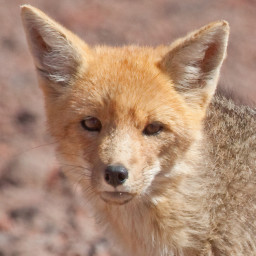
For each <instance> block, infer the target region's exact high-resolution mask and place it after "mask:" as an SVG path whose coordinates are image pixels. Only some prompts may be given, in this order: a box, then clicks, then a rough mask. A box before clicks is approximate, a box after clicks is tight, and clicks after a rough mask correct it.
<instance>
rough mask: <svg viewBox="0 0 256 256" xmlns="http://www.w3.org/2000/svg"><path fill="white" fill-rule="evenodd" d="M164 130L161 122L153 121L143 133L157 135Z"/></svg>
mask: <svg viewBox="0 0 256 256" xmlns="http://www.w3.org/2000/svg"><path fill="white" fill-rule="evenodd" d="M162 130H163V125H162V124H161V123H159V122H153V123H151V124H148V125H147V126H146V127H145V128H144V130H143V133H144V134H145V135H147V136H151V135H157V134H159V133H160V132H161V131H162Z"/></svg>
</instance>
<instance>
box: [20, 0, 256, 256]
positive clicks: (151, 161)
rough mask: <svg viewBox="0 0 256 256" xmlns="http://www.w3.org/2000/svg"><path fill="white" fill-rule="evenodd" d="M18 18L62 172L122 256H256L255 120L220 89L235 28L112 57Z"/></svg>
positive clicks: (32, 17)
mask: <svg viewBox="0 0 256 256" xmlns="http://www.w3.org/2000/svg"><path fill="white" fill-rule="evenodd" d="M21 16H22V21H23V24H24V28H25V32H26V36H27V41H28V45H29V48H30V51H31V54H32V56H33V60H34V64H35V67H36V72H37V76H38V82H39V85H40V87H41V89H42V91H43V93H44V98H45V109H46V115H47V123H48V127H49V131H50V133H51V135H52V136H53V138H55V139H56V141H57V142H58V144H57V148H56V151H57V154H58V157H59V159H60V162H61V163H62V164H63V167H62V168H63V171H64V172H65V174H66V176H67V177H68V178H69V179H70V180H71V182H74V183H76V184H77V183H79V184H80V185H81V187H82V189H83V193H84V196H85V198H86V200H88V201H89V202H90V203H91V204H92V206H93V209H94V213H95V217H96V219H97V221H98V222H99V223H100V225H101V227H102V228H103V229H104V232H105V234H106V236H107V237H108V238H109V240H111V241H113V245H114V246H116V247H118V248H119V249H120V255H126V256H131V255H133V256H156V255H158V256H171V255H173V256H225V255H226V256H230V255H232V256H235V255H247V256H250V255H251V256H253V255H256V221H255V216H256V186H255V183H256V175H255V162H256V140H255V138H256V119H255V113H256V112H255V109H252V108H249V107H248V106H242V105H239V106H238V105H236V104H235V103H234V101H233V100H232V98H229V97H226V96H225V95H224V94H223V93H219V91H218V90H216V88H217V83H218V79H219V74H220V68H221V66H222V63H223V61H224V59H225V57H226V51H227V44H228V37H229V25H228V23H227V22H226V21H223V20H222V21H216V22H213V23H210V24H208V25H206V26H204V27H202V28H200V29H198V30H195V31H193V32H191V33H190V34H188V35H187V36H185V37H183V38H180V39H178V40H176V41H175V42H173V43H172V44H170V45H166V46H158V47H140V46H136V45H128V46H122V47H111V46H97V45H96V46H89V45H88V44H86V43H85V42H83V41H82V40H81V39H80V38H79V37H78V36H76V35H74V34H73V33H72V32H70V31H69V30H68V29H66V28H64V27H63V26H61V25H60V24H58V23H57V22H56V21H54V20H52V19H51V18H49V17H48V16H47V15H46V14H44V13H43V12H42V11H40V10H38V9H36V8H34V7H32V6H30V5H23V6H22V7H21Z"/></svg>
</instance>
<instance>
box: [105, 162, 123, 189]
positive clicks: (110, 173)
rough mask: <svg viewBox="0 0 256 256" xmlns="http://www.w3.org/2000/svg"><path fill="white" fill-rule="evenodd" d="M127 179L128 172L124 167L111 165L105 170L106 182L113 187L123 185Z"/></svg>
mask: <svg viewBox="0 0 256 256" xmlns="http://www.w3.org/2000/svg"><path fill="white" fill-rule="evenodd" d="M127 178H128V171H127V169H126V168H125V167H124V166H119V165H109V166H108V167H107V168H106V170H105V181H106V182H107V183H108V184H109V185H111V186H113V187H117V186H119V185H122V184H123V183H124V182H125V181H126V180H127Z"/></svg>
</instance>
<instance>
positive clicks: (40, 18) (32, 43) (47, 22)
mask: <svg viewBox="0 0 256 256" xmlns="http://www.w3.org/2000/svg"><path fill="white" fill-rule="evenodd" d="M21 16H22V20H23V25H24V28H25V31H26V35H27V41H28V44H29V47H30V50H31V53H32V55H33V58H34V63H35V66H36V68H37V71H38V74H39V78H40V79H43V82H44V83H46V84H47V85H49V86H51V87H52V88H54V89H55V90H57V91H60V90H62V88H63V86H66V85H70V84H71V83H72V81H73V80H74V79H76V77H77V76H78V74H79V72H81V71H83V70H86V68H87V65H88V63H87V59H86V55H87V54H88V55H89V48H88V46H87V45H86V44H85V43H84V42H83V41H82V40H81V39H79V38H78V37H77V36H75V35H74V34H72V33H71V32H70V31H69V30H67V29H65V28H64V27H62V26H61V25H59V24H58V23H57V22H55V21H53V20H52V19H50V18H49V17H48V16H47V15H45V14H44V13H43V12H41V11H40V10H38V9H36V8H34V7H32V6H30V5H23V6H21Z"/></svg>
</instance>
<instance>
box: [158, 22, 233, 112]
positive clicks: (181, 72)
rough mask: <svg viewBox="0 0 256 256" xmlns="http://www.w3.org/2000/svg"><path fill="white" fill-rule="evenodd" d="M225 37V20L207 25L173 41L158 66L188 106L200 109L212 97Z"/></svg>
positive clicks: (224, 48) (225, 41)
mask: <svg viewBox="0 0 256 256" xmlns="http://www.w3.org/2000/svg"><path fill="white" fill-rule="evenodd" d="M228 36H229V25H228V23H227V22H226V21H219V22H214V23H211V24H209V25H207V26H205V27H203V28H201V29H199V30H197V31H195V32H193V33H191V34H189V35H188V36H186V37H185V38H182V39H179V40H177V41H176V42H174V43H173V44H172V45H171V46H170V48H171V49H170V50H169V52H168V53H167V54H166V55H165V56H164V57H163V58H162V59H161V61H160V62H159V63H158V67H159V68H160V69H161V70H162V71H164V72H165V73H167V75H168V76H169V77H170V79H171V80H172V82H173V85H174V88H175V89H176V91H178V92H179V93H180V94H182V95H183V97H184V98H185V100H186V102H187V103H188V104H189V105H190V106H191V107H194V108H198V107H200V108H202V107H203V108H204V107H206V106H207V105H208V103H209V101H210V99H211V97H212V96H213V94H214V92H215V89H216V86H217V82H218V77H219V71H220V67H221V65H222V62H223V60H224V58H225V56H226V49H227V42H228Z"/></svg>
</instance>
